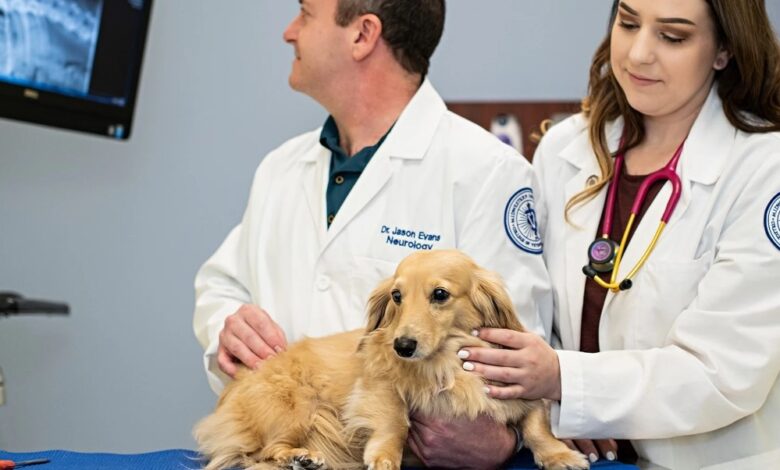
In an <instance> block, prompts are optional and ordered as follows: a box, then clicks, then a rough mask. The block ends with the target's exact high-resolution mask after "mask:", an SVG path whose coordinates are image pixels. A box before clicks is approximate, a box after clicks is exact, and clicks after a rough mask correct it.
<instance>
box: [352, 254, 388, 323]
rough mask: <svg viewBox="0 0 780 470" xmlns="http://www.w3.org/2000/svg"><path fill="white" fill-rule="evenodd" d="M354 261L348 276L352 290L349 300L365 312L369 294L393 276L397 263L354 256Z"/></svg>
mask: <svg viewBox="0 0 780 470" xmlns="http://www.w3.org/2000/svg"><path fill="white" fill-rule="evenodd" d="M354 260H355V265H354V268H353V269H352V273H351V275H350V277H351V281H350V286H351V289H352V292H351V295H350V298H351V299H353V302H355V307H356V308H359V309H360V310H361V311H365V309H366V303H367V302H368V297H369V296H370V295H371V292H373V291H374V289H376V287H377V286H378V285H379V283H380V282H381V281H383V280H385V279H387V278H388V277H390V276H392V275H393V273H394V272H395V268H396V266H397V265H398V263H397V262H393V261H387V260H383V259H378V258H367V257H363V256H356V257H355V258H354Z"/></svg>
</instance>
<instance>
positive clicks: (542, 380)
mask: <svg viewBox="0 0 780 470" xmlns="http://www.w3.org/2000/svg"><path fill="white" fill-rule="evenodd" d="M479 337H480V338H481V339H483V340H485V341H487V342H489V343H493V344H500V345H501V346H504V347H505V348H506V349H493V348H463V349H461V350H460V351H459V352H458V357H460V358H461V359H464V360H465V361H466V362H464V363H463V368H464V369H466V370H469V371H474V373H477V374H479V375H481V376H482V377H484V378H486V379H488V380H494V381H497V382H501V383H502V384H506V385H501V386H499V385H488V386H487V388H488V395H490V396H491V397H493V398H501V399H510V398H522V399H525V400H536V399H539V398H547V399H548V400H560V399H561V372H560V369H561V366H560V363H559V362H558V354H557V353H556V352H555V350H554V349H553V348H551V347H550V345H549V344H547V343H546V342H545V341H544V339H542V338H541V337H540V336H538V335H536V334H534V333H521V332H519V331H513V330H502V329H496V328H482V329H481V330H479Z"/></svg>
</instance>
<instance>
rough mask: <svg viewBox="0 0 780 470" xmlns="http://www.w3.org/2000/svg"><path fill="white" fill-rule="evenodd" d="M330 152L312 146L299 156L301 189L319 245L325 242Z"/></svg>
mask: <svg viewBox="0 0 780 470" xmlns="http://www.w3.org/2000/svg"><path fill="white" fill-rule="evenodd" d="M330 158H331V153H330V151H329V150H328V149H326V148H325V147H323V146H322V145H316V146H314V147H312V148H311V149H310V150H308V152H307V153H306V155H304V156H303V158H301V161H300V165H301V178H300V185H301V190H302V192H303V194H304V196H305V198H306V205H307V206H308V208H309V211H308V212H309V218H308V219H309V222H310V223H311V229H312V230H313V231H314V233H316V234H317V242H318V246H319V247H321V248H322V247H323V246H324V244H325V237H326V230H327V226H326V223H325V185H326V184H327V173H328V167H329V165H330Z"/></svg>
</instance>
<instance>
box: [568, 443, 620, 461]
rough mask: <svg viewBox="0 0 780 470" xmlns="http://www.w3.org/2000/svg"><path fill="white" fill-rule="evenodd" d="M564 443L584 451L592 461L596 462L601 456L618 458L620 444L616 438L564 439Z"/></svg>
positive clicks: (612, 458) (573, 448) (571, 447)
mask: <svg viewBox="0 0 780 470" xmlns="http://www.w3.org/2000/svg"><path fill="white" fill-rule="evenodd" d="M563 443H564V444H566V445H567V446H569V448H570V449H572V450H576V451H579V452H582V453H583V454H584V455H586V456H587V457H588V460H590V463H594V462H596V461H597V460H598V459H599V458H600V457H604V458H605V459H607V460H616V459H617V449H618V445H617V442H615V440H614V439H594V440H592V441H591V440H590V439H564V440H563Z"/></svg>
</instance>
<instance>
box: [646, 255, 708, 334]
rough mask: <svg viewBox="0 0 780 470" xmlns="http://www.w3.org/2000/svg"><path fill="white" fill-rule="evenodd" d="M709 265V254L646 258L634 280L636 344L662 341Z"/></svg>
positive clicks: (695, 291) (689, 303)
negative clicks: (682, 259)
mask: <svg viewBox="0 0 780 470" xmlns="http://www.w3.org/2000/svg"><path fill="white" fill-rule="evenodd" d="M711 264H712V257H711V256H710V255H709V254H705V255H704V256H701V257H700V258H697V259H694V260H685V261H671V260H649V261H648V262H647V264H646V265H645V267H644V273H643V275H642V277H641V279H637V282H636V283H635V288H636V287H638V289H637V290H638V291H639V292H637V294H638V295H637V301H638V302H637V306H636V308H637V310H638V311H637V312H635V313H636V314H638V315H639V316H638V321H637V322H636V327H637V331H636V336H635V338H636V343H637V344H636V346H637V347H640V348H652V347H657V346H660V345H662V344H663V342H664V340H665V338H666V337H667V336H668V334H669V330H670V328H671V327H672V325H673V324H674V321H675V320H676V319H677V317H678V316H679V315H680V314H681V313H682V312H683V311H684V310H685V309H686V308H688V306H690V305H691V303H692V302H693V301H694V299H696V297H697V295H698V287H699V283H700V282H701V280H702V278H703V277H704V275H705V274H706V273H707V270H708V269H709V267H710V265H711Z"/></svg>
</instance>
